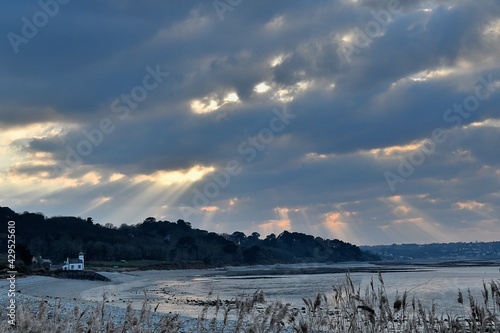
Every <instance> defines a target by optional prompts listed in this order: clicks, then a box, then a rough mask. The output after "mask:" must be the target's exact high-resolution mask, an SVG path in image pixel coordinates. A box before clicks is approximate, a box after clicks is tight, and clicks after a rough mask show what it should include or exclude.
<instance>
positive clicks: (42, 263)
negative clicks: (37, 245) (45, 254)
mask: <svg viewBox="0 0 500 333" xmlns="http://www.w3.org/2000/svg"><path fill="white" fill-rule="evenodd" d="M31 262H32V263H33V265H35V266H38V267H48V268H50V267H51V266H52V261H51V260H50V259H43V258H42V256H37V257H33V258H32V259H31Z"/></svg>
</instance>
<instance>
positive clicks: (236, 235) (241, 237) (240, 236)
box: [230, 231, 247, 245]
mask: <svg viewBox="0 0 500 333" xmlns="http://www.w3.org/2000/svg"><path fill="white" fill-rule="evenodd" d="M246 238H247V236H246V235H245V234H244V233H242V232H241V231H235V232H233V233H232V234H231V237H230V239H231V241H233V242H234V243H235V244H237V245H240V244H241V243H243V242H244V241H245V239H246Z"/></svg>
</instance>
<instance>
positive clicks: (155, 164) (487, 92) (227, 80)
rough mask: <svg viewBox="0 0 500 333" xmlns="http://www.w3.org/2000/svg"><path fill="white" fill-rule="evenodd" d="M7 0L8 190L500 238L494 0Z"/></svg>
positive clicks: (30, 200)
mask: <svg viewBox="0 0 500 333" xmlns="http://www.w3.org/2000/svg"><path fill="white" fill-rule="evenodd" d="M2 7H3V10H2V11H1V13H0V16H1V20H0V35H3V37H2V38H1V47H0V156H1V159H0V206H8V207H10V208H12V209H14V210H15V211H18V212H23V211H30V212H42V213H43V214H45V215H46V216H55V215H71V216H80V217H82V218H87V217H92V218H93V219H94V221H95V222H96V223H100V224H102V225H104V224H106V223H111V224H113V225H115V226H120V225H121V224H123V223H125V224H137V223H140V222H142V221H143V220H144V219H145V218H147V217H155V218H156V219H157V220H168V221H177V220H178V219H184V220H186V221H189V222H191V223H192V225H193V227H195V228H200V229H206V230H210V231H215V232H218V233H232V232H234V231H242V232H245V233H246V234H250V233H252V232H259V233H260V234H261V235H262V236H265V235H268V234H270V233H275V234H276V235H278V234H279V233H281V232H282V231H284V230H288V231H296V232H303V233H307V234H312V235H315V236H321V237H324V238H331V239H334V238H338V239H341V240H344V241H348V242H351V243H354V244H357V245H373V244H392V243H433V242H457V241H464V242H470V241H494V240H500V220H499V216H500V169H499V165H500V154H499V150H498V147H499V146H498V145H499V142H500V112H499V110H498V106H499V105H500V103H499V102H500V3H499V2H498V1H496V0H485V1H481V2H477V1H472V0H453V1H452V0H449V1H448V0H435V1H418V0H336V1H326V0H318V1H311V0H286V1H285V0H276V1H272V2H270V1H264V0H252V1H250V0H220V1H219V0H216V1H212V0H206V1H158V0H148V1H133V0H105V1H101V0H99V1H97V0H90V1H70V0H42V1H40V2H35V1H30V2H27V1H26V2H24V1H23V2H21V1H9V2H5V3H3V4H2Z"/></svg>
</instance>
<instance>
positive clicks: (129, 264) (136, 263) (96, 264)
mask: <svg viewBox="0 0 500 333" xmlns="http://www.w3.org/2000/svg"><path fill="white" fill-rule="evenodd" d="M160 263H163V261H161V260H126V261H119V260H118V261H86V262H85V268H139V267H143V266H149V265H154V264H160Z"/></svg>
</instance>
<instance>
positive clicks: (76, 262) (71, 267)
mask: <svg viewBox="0 0 500 333" xmlns="http://www.w3.org/2000/svg"><path fill="white" fill-rule="evenodd" d="M84 268H85V260H84V258H83V252H80V253H78V259H75V258H67V259H66V261H65V262H64V264H63V265H62V269H64V270H65V271H81V270H83V269H84Z"/></svg>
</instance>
